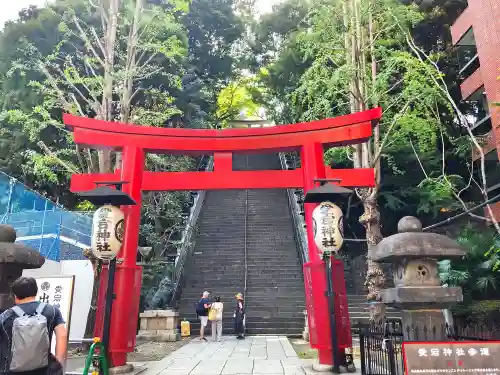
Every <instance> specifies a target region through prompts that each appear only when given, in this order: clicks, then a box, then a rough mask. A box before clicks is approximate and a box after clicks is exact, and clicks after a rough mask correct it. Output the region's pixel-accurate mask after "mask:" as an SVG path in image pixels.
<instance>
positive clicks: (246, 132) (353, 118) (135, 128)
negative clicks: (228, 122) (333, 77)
mask: <svg viewBox="0 0 500 375" xmlns="http://www.w3.org/2000/svg"><path fill="white" fill-rule="evenodd" d="M380 117H382V109H381V108H374V109H370V110H367V111H363V112H358V113H354V114H350V115H345V116H339V117H334V118H329V119H325V120H318V121H311V122H301V123H297V124H290V125H278V126H274V127H267V128H243V129H223V130H215V129H181V128H175V129H172V128H156V127H150V126H140V125H133V124H124V123H121V122H111V121H103V120H96V119H91V118H87V117H78V116H73V115H69V114H64V115H63V121H64V123H65V124H66V126H67V127H68V128H70V129H72V130H76V129H78V128H80V129H89V130H96V131H99V132H108V133H116V134H124V135H129V136H136V135H141V136H151V135H152V136H156V137H158V138H164V137H173V138H183V139H182V140H183V141H185V139H184V138H198V139H201V138H210V139H213V138H238V137H254V136H266V135H270V136H271V135H283V134H292V133H306V132H310V131H313V130H326V129H331V128H341V127H348V126H351V125H354V124H360V123H365V122H376V121H378V120H379V119H380ZM95 141H96V140H92V141H91V142H95Z"/></svg>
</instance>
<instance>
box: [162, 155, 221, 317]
mask: <svg viewBox="0 0 500 375" xmlns="http://www.w3.org/2000/svg"><path fill="white" fill-rule="evenodd" d="M213 168H214V160H213V158H210V160H209V162H208V164H207V167H206V168H205V171H212V170H213ZM205 194H206V192H205V191H204V190H200V191H198V194H197V196H196V198H195V200H194V204H193V207H192V208H191V213H190V215H189V217H188V220H187V222H186V227H185V229H184V231H183V233H182V240H181V241H182V244H181V247H180V249H179V250H178V255H177V258H176V259H175V266H174V272H173V280H172V281H173V283H174V287H173V290H172V298H171V300H170V302H169V306H170V307H171V308H176V304H177V302H178V299H179V295H180V292H181V281H182V277H183V275H184V266H185V264H186V261H187V259H188V258H189V257H190V256H191V255H192V253H193V251H194V247H195V243H194V240H193V236H194V235H195V233H194V232H195V231H194V230H193V228H194V227H195V224H196V222H197V221H198V217H199V215H200V212H201V207H202V206H203V202H204V200H205Z"/></svg>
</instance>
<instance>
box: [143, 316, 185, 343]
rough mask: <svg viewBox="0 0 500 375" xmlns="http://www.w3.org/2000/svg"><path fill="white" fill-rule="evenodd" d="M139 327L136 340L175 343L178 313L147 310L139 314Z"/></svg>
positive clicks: (177, 334)
mask: <svg viewBox="0 0 500 375" xmlns="http://www.w3.org/2000/svg"><path fill="white" fill-rule="evenodd" d="M140 318H141V326H140V330H139V334H138V335H137V338H138V339H142V340H151V341H177V340H180V334H179V329H178V328H177V327H179V313H178V312H177V311H173V310H148V311H144V312H143V313H141V314H140Z"/></svg>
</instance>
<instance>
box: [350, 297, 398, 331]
mask: <svg viewBox="0 0 500 375" xmlns="http://www.w3.org/2000/svg"><path fill="white" fill-rule="evenodd" d="M347 298H348V301H349V318H350V320H351V327H352V326H354V325H356V324H358V323H368V321H369V320H370V310H369V307H368V306H369V305H368V303H367V302H366V296H364V295H363V296H361V295H352V294H351V295H348V296H347ZM386 313H387V318H389V319H399V318H401V312H400V311H398V310H396V309H395V308H393V307H386Z"/></svg>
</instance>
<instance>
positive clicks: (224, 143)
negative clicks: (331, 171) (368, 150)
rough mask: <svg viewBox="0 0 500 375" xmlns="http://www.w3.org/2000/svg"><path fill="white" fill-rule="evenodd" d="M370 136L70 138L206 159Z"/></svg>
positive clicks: (84, 132)
mask: <svg viewBox="0 0 500 375" xmlns="http://www.w3.org/2000/svg"><path fill="white" fill-rule="evenodd" d="M144 128H145V127H144ZM153 129H155V128H153ZM175 130H184V129H175ZM236 130H248V129H236ZM250 130H260V129H250ZM222 131H223V130H221V132H222ZM200 132H203V130H200ZM371 135H372V125H371V123H370V122H363V123H359V124H354V125H350V126H344V127H340V128H331V129H324V130H310V131H307V132H300V133H291V132H286V133H282V134H276V135H260V134H257V135H243V136H238V137H226V136H217V137H173V136H157V135H142V134H141V135H138V134H125V133H111V132H106V131H98V130H89V129H83V128H75V129H74V136H73V137H74V141H75V143H78V144H80V145H81V146H82V147H88V148H97V149H98V148H113V149H117V150H119V149H122V148H123V147H126V146H133V147H138V148H142V149H144V151H145V152H150V153H169V154H176V153H177V154H184V155H186V154H191V155H199V154H204V155H209V154H212V153H214V152H219V151H222V152H231V151H248V152H262V151H264V150H272V151H275V152H278V151H291V150H298V149H299V148H300V147H301V146H302V145H303V144H304V143H305V142H307V143H320V144H324V145H325V146H326V147H330V146H342V145H348V144H354V143H360V142H365V141H366V140H368V139H369V138H370V137H371Z"/></svg>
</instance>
